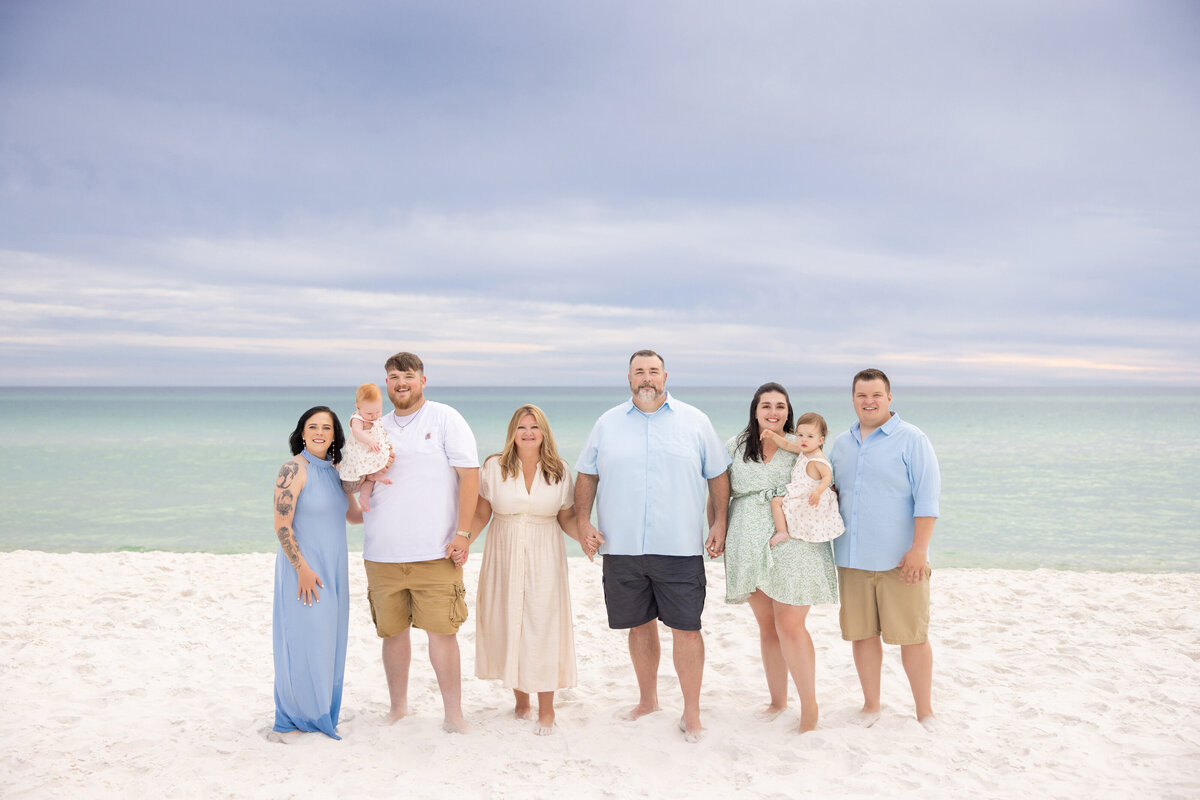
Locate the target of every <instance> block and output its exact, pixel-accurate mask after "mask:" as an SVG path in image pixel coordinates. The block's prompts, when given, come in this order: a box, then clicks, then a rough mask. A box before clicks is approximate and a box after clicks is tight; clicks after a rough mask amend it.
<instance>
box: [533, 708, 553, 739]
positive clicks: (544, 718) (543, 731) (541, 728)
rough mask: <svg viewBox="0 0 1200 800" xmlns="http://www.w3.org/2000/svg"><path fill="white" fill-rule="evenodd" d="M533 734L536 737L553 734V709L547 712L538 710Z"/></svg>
mask: <svg viewBox="0 0 1200 800" xmlns="http://www.w3.org/2000/svg"><path fill="white" fill-rule="evenodd" d="M533 732H534V733H536V734H537V735H538V736H549V735H550V734H552V733H554V709H550V710H549V711H543V710H541V709H540V708H539V709H538V715H537V727H536V728H534V729H533Z"/></svg>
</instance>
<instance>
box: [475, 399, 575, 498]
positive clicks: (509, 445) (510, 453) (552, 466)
mask: <svg viewBox="0 0 1200 800" xmlns="http://www.w3.org/2000/svg"><path fill="white" fill-rule="evenodd" d="M526 415H529V416H532V417H533V421H534V423H536V424H537V426H538V429H539V430H540V431H541V432H542V446H541V450H540V452H539V453H538V462H539V463H540V464H541V467H542V475H543V477H545V479H546V483H558V482H559V481H561V480H562V479H563V478H565V477H566V474H567V471H566V469H565V468H564V467H563V460H562V458H560V457H559V455H558V447H557V446H555V444H554V434H552V433H550V422H549V421H548V420H547V419H546V414H545V413H544V412H543V411H542V410H541V409H540V408H538V407H537V406H535V405H533V404H532V403H526V404H525V405H523V406H521V407H520V408H518V409H517V410H516V411H514V412H513V415H512V419H510V420H509V421H508V435H507V437H506V444H505V445H504V449H503V450H501V451H500V452H499V453H492V455H490V456H488V458H499V459H500V478H501V479H502V480H508V479H509V478H516V477H517V476H518V475H520V474H521V459H520V458H519V457H518V456H517V425H519V424H520V422H521V418H522V417H524V416H526Z"/></svg>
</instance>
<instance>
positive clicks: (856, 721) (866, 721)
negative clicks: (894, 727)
mask: <svg viewBox="0 0 1200 800" xmlns="http://www.w3.org/2000/svg"><path fill="white" fill-rule="evenodd" d="M876 722H879V712H878V711H867V710H865V709H864V710H862V711H859V712H857V713H856V714H855V715H854V716H852V717H851V718H850V724H851V725H857V726H858V727H860V728H869V727H871V726H872V725H874V724H875V723H876Z"/></svg>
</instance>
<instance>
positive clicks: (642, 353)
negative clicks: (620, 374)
mask: <svg viewBox="0 0 1200 800" xmlns="http://www.w3.org/2000/svg"><path fill="white" fill-rule="evenodd" d="M650 357H653V358H657V359H658V363H659V364H661V365H662V368H663V369H666V368H667V362H666V361H664V360H663V357H662V356H660V355H659V354H658V353H656V352H654V351H653V350H638V351H637V352H636V353H634V354H633V355H631V356H630V357H629V366H631V367H632V366H633V360H634V359H635V358H650Z"/></svg>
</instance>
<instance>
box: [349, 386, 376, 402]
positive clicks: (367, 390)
mask: <svg viewBox="0 0 1200 800" xmlns="http://www.w3.org/2000/svg"><path fill="white" fill-rule="evenodd" d="M376 400H383V395H382V394H381V393H380V391H379V387H378V386H376V385H375V384H373V383H364V384H363V385H362V386H359V387H358V390H357V391H356V392H355V393H354V402H356V403H361V402H363V401H366V402H368V403H374V402H375V401H376Z"/></svg>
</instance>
